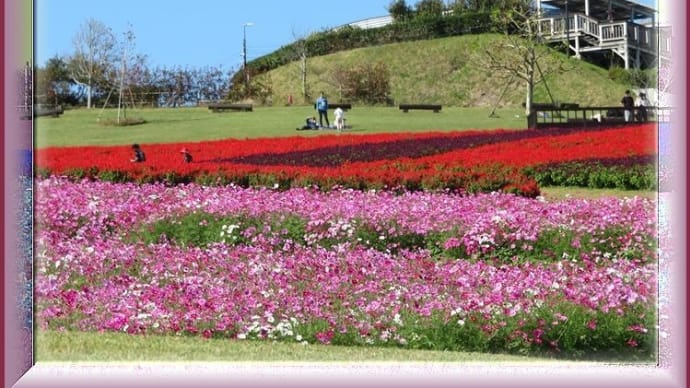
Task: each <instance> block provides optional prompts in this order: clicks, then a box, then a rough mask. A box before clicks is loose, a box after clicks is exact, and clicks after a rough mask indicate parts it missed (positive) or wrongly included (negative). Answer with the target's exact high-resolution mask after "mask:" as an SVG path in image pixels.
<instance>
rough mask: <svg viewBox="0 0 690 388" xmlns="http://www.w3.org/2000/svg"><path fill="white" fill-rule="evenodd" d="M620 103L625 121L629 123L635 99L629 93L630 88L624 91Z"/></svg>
mask: <svg viewBox="0 0 690 388" xmlns="http://www.w3.org/2000/svg"><path fill="white" fill-rule="evenodd" d="M621 104H623V116H624V117H625V122H626V123H629V122H631V121H632V117H633V109H635V101H634V100H633V98H632V96H631V95H630V90H626V91H625V95H624V96H623V98H622V99H621Z"/></svg>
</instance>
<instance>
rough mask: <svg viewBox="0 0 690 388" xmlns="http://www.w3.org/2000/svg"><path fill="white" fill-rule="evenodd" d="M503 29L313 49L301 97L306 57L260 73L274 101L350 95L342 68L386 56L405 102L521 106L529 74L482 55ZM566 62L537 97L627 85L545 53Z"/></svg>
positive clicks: (570, 97) (590, 96)
mask: <svg viewBox="0 0 690 388" xmlns="http://www.w3.org/2000/svg"><path fill="white" fill-rule="evenodd" d="M500 37H501V36H500V35H498V34H476V35H462V36H454V37H447V38H439V39H430V40H424V41H410V42H402V43H392V44H385V45H380V46H370V47H365V48H357V49H353V50H348V51H340V52H337V53H333V54H329V55H324V56H318V57H311V58H308V60H307V85H308V91H309V98H308V99H307V100H306V101H305V100H304V98H302V84H301V63H300V62H299V61H295V62H291V63H289V64H287V65H284V66H281V67H278V68H276V69H274V70H271V71H268V72H266V73H264V74H261V75H258V76H256V77H255V79H254V80H255V81H256V82H260V83H262V84H264V85H266V86H267V87H268V88H269V89H270V90H271V91H272V93H271V97H270V101H269V103H272V104H278V105H283V104H285V103H287V101H288V96H292V97H293V101H294V103H296V104H309V103H312V99H313V98H315V97H316V96H318V94H319V93H320V92H321V91H323V92H325V93H326V95H327V96H329V99H330V100H331V101H332V102H337V101H344V100H346V99H344V98H342V96H341V93H340V90H339V87H338V84H337V77H336V76H335V74H334V72H335V71H337V69H338V68H342V67H345V68H347V67H351V66H356V65H359V64H366V63H372V64H373V63H377V62H382V63H385V64H386V66H387V67H388V69H389V70H390V85H391V93H390V99H391V102H392V103H393V104H399V103H433V104H443V105H446V106H458V107H492V106H498V107H518V106H521V105H522V103H523V102H524V98H525V97H524V96H525V86H524V82H522V81H520V80H518V79H517V78H514V79H512V80H510V77H507V78H505V77H500V76H499V75H497V74H491V73H489V72H487V70H486V69H485V68H484V67H483V66H482V64H481V62H482V57H481V56H482V55H483V53H484V52H485V51H486V50H487V49H488V47H490V44H491V43H492V42H493V41H495V40H496V39H500ZM558 60H561V61H563V62H564V63H565V67H566V71H564V72H562V73H560V74H552V75H550V76H547V80H546V83H545V84H544V83H542V84H539V85H537V86H536V88H535V99H534V101H535V102H551V96H552V97H553V99H554V100H555V101H556V102H568V103H578V104H580V105H581V106H609V105H614V106H617V105H619V102H620V97H621V96H622V94H623V92H624V91H625V89H626V88H627V87H626V86H625V85H622V84H620V83H617V82H615V81H613V80H611V79H610V78H609V77H608V71H607V70H605V69H602V68H600V67H597V66H596V65H593V64H590V63H587V62H585V61H581V60H578V59H575V58H565V56H564V54H563V53H560V52H557V51H555V50H554V51H552V52H551V54H550V57H549V58H547V61H551V62H556V61H558Z"/></svg>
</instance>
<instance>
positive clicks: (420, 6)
mask: <svg viewBox="0 0 690 388" xmlns="http://www.w3.org/2000/svg"><path fill="white" fill-rule="evenodd" d="M415 10H416V11H417V15H419V16H441V15H443V11H444V10H445V5H444V4H443V1H442V0H420V1H419V2H417V4H416V5H415Z"/></svg>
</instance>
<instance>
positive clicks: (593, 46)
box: [538, 13, 658, 69]
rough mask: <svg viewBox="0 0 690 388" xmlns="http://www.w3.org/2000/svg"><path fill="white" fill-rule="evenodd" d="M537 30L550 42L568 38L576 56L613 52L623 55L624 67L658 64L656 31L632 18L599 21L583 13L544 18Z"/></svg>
mask: <svg viewBox="0 0 690 388" xmlns="http://www.w3.org/2000/svg"><path fill="white" fill-rule="evenodd" d="M538 29H539V32H540V33H541V34H542V37H543V38H544V39H545V40H546V41H547V42H549V43H562V42H563V41H566V40H567V41H568V46H569V47H570V49H571V50H572V51H573V52H574V54H575V57H577V58H580V56H581V54H582V53H593V52H604V51H609V52H613V53H615V54H616V55H618V56H620V57H621V58H622V59H623V61H624V63H625V68H626V69H628V68H630V67H631V65H634V67H642V65H643V63H647V64H650V63H655V61H656V59H657V56H658V49H657V44H656V42H657V33H656V31H655V29H653V28H649V27H646V26H643V25H640V24H637V23H632V22H629V21H618V22H609V21H605V22H602V21H599V20H596V19H593V18H591V17H588V16H586V15H583V14H577V13H575V14H570V15H568V17H567V18H566V17H565V16H556V17H549V18H542V19H539V20H538Z"/></svg>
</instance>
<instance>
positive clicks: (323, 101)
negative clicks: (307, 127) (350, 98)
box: [314, 92, 331, 128]
mask: <svg viewBox="0 0 690 388" xmlns="http://www.w3.org/2000/svg"><path fill="white" fill-rule="evenodd" d="M314 107H315V108H316V110H317V111H318V112H319V125H320V126H321V128H323V118H324V117H325V118H326V127H330V126H331V123H329V122H328V99H327V98H326V96H325V95H324V94H323V92H321V95H320V96H319V98H317V99H316V104H315V105H314Z"/></svg>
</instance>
